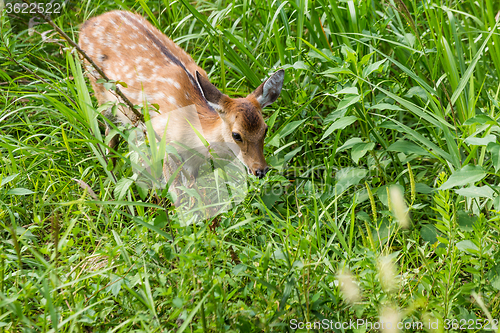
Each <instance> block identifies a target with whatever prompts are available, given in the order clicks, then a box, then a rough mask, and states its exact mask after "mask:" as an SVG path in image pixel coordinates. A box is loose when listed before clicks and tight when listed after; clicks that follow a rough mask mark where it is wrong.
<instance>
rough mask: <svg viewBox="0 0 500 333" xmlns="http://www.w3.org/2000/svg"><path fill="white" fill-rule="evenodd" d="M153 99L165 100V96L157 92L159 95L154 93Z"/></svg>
mask: <svg viewBox="0 0 500 333" xmlns="http://www.w3.org/2000/svg"><path fill="white" fill-rule="evenodd" d="M153 97H154V99H155V100H157V99H163V98H165V94H164V93H162V92H159V93H156V94H154V95H153Z"/></svg>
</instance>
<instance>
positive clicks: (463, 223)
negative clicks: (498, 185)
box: [457, 210, 477, 231]
mask: <svg viewBox="0 0 500 333" xmlns="http://www.w3.org/2000/svg"><path fill="white" fill-rule="evenodd" d="M476 220H477V217H476V216H474V215H472V216H470V215H469V214H467V213H466V212H464V211H463V210H460V211H458V212H457V221H458V227H459V228H460V230H462V231H472V230H474V229H473V225H474V222H476Z"/></svg>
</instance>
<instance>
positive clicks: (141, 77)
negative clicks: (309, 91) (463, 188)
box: [79, 11, 284, 179]
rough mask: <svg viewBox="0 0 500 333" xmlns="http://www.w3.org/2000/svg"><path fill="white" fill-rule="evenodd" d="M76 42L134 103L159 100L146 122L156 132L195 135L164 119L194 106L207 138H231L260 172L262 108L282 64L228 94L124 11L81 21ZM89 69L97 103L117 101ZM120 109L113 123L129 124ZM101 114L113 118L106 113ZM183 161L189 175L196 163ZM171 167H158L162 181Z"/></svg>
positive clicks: (263, 168) (180, 137)
mask: <svg viewBox="0 0 500 333" xmlns="http://www.w3.org/2000/svg"><path fill="white" fill-rule="evenodd" d="M79 45H80V47H81V48H82V49H83V50H84V51H85V52H86V53H87V55H88V56H89V57H90V58H91V59H92V60H93V61H94V62H95V63H96V64H97V65H98V66H99V67H100V68H101V69H102V70H103V72H104V73H105V74H106V75H107V76H108V78H110V79H111V80H117V81H122V82H125V83H126V87H123V88H120V89H121V90H122V92H123V93H124V94H125V96H127V98H129V100H130V101H131V102H132V103H133V104H135V105H139V104H142V103H143V102H144V101H145V100H146V101H147V102H148V103H151V104H157V105H158V106H159V110H158V112H152V111H150V116H151V123H152V125H153V128H154V130H155V132H156V134H157V135H158V136H159V137H163V135H164V134H166V140H167V142H171V141H178V142H192V141H193V140H198V138H196V135H193V132H192V131H188V130H187V128H186V124H176V123H175V119H170V120H168V121H167V120H166V119H167V117H166V116H167V115H169V113H170V112H171V111H173V110H181V111H182V110H184V108H187V107H189V106H191V107H193V106H194V107H195V110H196V114H197V116H198V118H199V121H200V124H201V129H202V131H203V136H204V138H205V139H206V141H207V142H208V143H209V144H212V143H228V144H230V146H231V147H234V148H231V150H232V151H233V153H234V154H235V155H236V156H237V157H238V159H239V160H240V161H241V162H242V163H243V164H245V166H246V167H247V170H248V172H249V173H252V174H253V175H255V176H257V177H259V178H262V177H264V176H265V175H266V172H267V171H268V169H269V167H268V165H267V163H266V160H265V157H264V153H263V149H264V137H265V135H266V132H267V125H266V123H265V122H264V119H263V117H262V108H264V107H266V106H267V105H269V104H271V103H273V102H274V101H275V100H276V99H277V98H278V97H279V95H280V93H281V88H282V85H283V79H284V71H283V70H278V71H277V72H275V73H274V74H272V75H271V76H270V77H269V78H268V79H267V80H266V81H265V82H263V83H262V84H261V85H260V86H259V87H258V88H257V89H255V91H253V92H252V93H251V94H249V95H248V96H246V97H245V98H230V97H229V96H227V95H225V94H223V93H222V92H221V91H219V90H218V89H217V88H216V87H215V86H214V85H213V84H212V83H210V81H209V79H208V76H207V73H206V72H205V71H204V70H203V69H202V68H200V67H198V65H196V63H195V61H194V60H193V59H192V58H191V56H190V55H188V54H187V53H186V52H185V51H184V50H182V49H181V48H180V47H179V46H178V45H176V44H175V43H174V42H173V41H172V40H170V39H169V38H168V37H167V36H165V35H164V34H163V33H161V32H160V31H159V30H158V29H157V28H155V27H154V26H153V25H152V24H150V23H149V22H148V21H147V20H146V19H144V18H143V17H141V16H140V15H137V14H133V13H130V12H126V11H111V12H108V13H105V14H102V15H100V16H97V17H94V18H91V19H89V20H88V21H86V22H85V23H84V24H83V25H82V27H81V29H80V38H79ZM87 65H88V64H87ZM88 68H89V75H88V76H89V79H90V81H91V84H92V87H93V89H94V92H95V95H96V98H97V100H98V102H99V104H103V103H105V102H108V101H112V102H116V101H117V97H116V96H115V95H114V94H112V93H110V92H109V91H108V90H106V89H105V88H104V86H103V85H102V84H101V83H98V82H97V80H98V79H99V78H100V77H99V75H98V73H97V72H96V71H95V70H94V69H92V68H90V67H88ZM119 111H120V112H118V113H117V114H116V116H115V117H114V118H115V119H113V121H114V122H116V123H122V124H126V123H130V122H131V121H130V119H132V118H133V114H132V112H131V111H130V110H129V109H127V108H125V107H123V108H122V107H120V108H119ZM104 113H105V114H104V115H105V116H107V117H111V118H112V117H113V116H112V114H111V112H110V111H105V112H104ZM167 122H168V129H166V124H167ZM172 122H174V123H172ZM191 145H192V146H195V145H196V144H195V143H192V144H191ZM205 154H206V153H205ZM185 167H186V168H185V169H186V170H188V172H189V173H190V174H196V172H197V170H196V168H197V165H189V163H188V165H185ZM171 173H172V172H171V170H170V169H169V168H168V167H166V166H165V165H164V167H163V174H164V177H165V179H168V178H169V177H170V176H171Z"/></svg>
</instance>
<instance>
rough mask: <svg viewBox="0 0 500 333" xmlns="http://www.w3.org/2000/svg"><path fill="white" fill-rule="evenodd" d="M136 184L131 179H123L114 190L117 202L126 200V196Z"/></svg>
mask: <svg viewBox="0 0 500 333" xmlns="http://www.w3.org/2000/svg"><path fill="white" fill-rule="evenodd" d="M133 183H134V181H133V180H132V179H130V178H127V177H125V178H122V179H120V180H119V181H118V182H117V183H116V187H115V190H114V192H113V193H114V195H115V199H116V200H122V199H123V198H125V195H126V194H127V191H128V190H129V188H130V186H131V185H132V184H133Z"/></svg>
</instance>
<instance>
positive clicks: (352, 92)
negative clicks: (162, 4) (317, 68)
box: [333, 87, 359, 96]
mask: <svg viewBox="0 0 500 333" xmlns="http://www.w3.org/2000/svg"><path fill="white" fill-rule="evenodd" d="M343 94H345V95H359V93H358V88H357V87H347V88H344V89H342V90H340V91H337V92H336V93H335V94H333V96H337V95H343Z"/></svg>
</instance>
